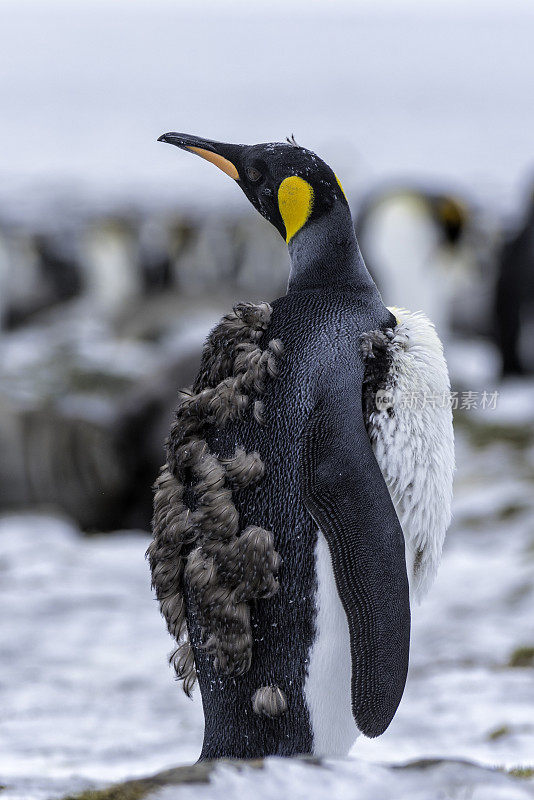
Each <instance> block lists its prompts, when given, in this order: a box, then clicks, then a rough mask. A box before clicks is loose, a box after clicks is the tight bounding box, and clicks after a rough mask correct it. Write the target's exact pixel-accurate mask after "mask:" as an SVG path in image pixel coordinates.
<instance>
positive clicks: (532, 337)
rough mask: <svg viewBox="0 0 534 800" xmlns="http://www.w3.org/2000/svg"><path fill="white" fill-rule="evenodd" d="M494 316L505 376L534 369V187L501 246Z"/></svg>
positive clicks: (533, 370)
mask: <svg viewBox="0 0 534 800" xmlns="http://www.w3.org/2000/svg"><path fill="white" fill-rule="evenodd" d="M493 319H494V331H493V333H494V337H495V339H496V342H497V345H498V347H499V350H500V352H501V358H502V363H501V371H502V375H503V377H506V376H513V375H523V374H525V373H532V372H534V357H533V353H534V189H532V191H531V195H530V198H529V200H528V202H527V206H526V209H525V212H524V217H523V220H522V222H521V225H520V226H519V229H518V230H515V231H513V232H512V233H511V234H510V235H509V236H508V238H507V239H506V240H505V242H504V243H503V245H502V247H501V249H500V253H499V259H498V276H497V281H496V283H495V296H494V301H493Z"/></svg>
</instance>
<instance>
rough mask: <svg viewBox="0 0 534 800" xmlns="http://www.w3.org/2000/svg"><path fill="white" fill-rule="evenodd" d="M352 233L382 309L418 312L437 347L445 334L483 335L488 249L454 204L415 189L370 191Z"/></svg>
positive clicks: (474, 218) (470, 217)
mask: <svg viewBox="0 0 534 800" xmlns="http://www.w3.org/2000/svg"><path fill="white" fill-rule="evenodd" d="M356 233H357V236H358V240H359V242H360V245H361V248H362V252H363V255H364V258H365V262H366V264H367V267H368V269H369V271H370V273H371V275H372V276H373V278H374V279H375V280H376V282H377V285H378V288H379V289H380V291H381V293H382V296H383V297H384V300H385V301H386V303H390V302H394V303H397V304H401V305H403V306H406V307H408V308H412V309H414V310H424V311H425V313H427V314H428V315H429V316H430V317H431V319H432V321H433V322H434V324H435V325H436V326H437V328H438V330H439V331H440V334H441V336H442V337H444V338H445V339H448V338H449V335H450V330H451V328H453V327H459V328H460V329H462V330H469V331H472V332H477V333H480V332H481V330H480V329H481V328H482V329H484V328H485V327H487V318H488V316H489V309H490V306H491V281H488V270H489V267H490V264H491V262H492V259H491V258H490V256H489V246H490V242H489V241H488V233H487V231H486V230H485V229H484V227H483V225H482V224H481V220H480V219H479V218H478V215H477V214H476V213H475V212H474V210H473V209H471V208H469V207H468V206H467V204H466V203H465V202H464V201H463V200H461V199H460V198H459V197H457V196H455V195H453V194H450V193H448V192H431V191H428V190H427V189H425V188H423V187H415V186H389V187H385V188H381V189H378V190H375V191H373V192H372V193H371V194H370V195H369V196H368V197H367V198H366V199H365V200H364V202H363V203H362V206H361V208H360V210H359V213H358V216H357V220H356ZM466 297H468V299H469V302H468V303H466V301H465V298H466Z"/></svg>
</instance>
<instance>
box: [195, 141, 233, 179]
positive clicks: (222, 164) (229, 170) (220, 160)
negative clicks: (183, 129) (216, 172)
mask: <svg viewBox="0 0 534 800" xmlns="http://www.w3.org/2000/svg"><path fill="white" fill-rule="evenodd" d="M187 149H188V150H190V151H191V152H192V153H196V154H197V156H200V158H205V159H206V161H211V163H212V164H215V166H216V167H219V169H222V171H223V172H226V174H227V175H229V176H230V177H231V178H233V179H234V181H238V180H239V172H238V171H237V169H236V168H235V166H234V165H233V164H232V162H231V161H229V160H228V159H227V158H224V156H220V155H219V153H212V152H211V150H204V148H203V147H188V148H187Z"/></svg>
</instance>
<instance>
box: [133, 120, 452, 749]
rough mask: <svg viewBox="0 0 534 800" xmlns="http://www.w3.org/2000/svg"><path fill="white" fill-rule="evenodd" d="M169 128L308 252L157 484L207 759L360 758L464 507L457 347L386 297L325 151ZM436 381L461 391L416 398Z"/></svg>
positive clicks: (205, 383) (247, 309)
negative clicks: (451, 371) (414, 602)
mask: <svg viewBox="0 0 534 800" xmlns="http://www.w3.org/2000/svg"><path fill="white" fill-rule="evenodd" d="M160 140H161V141H164V142H168V143H170V144H174V145H177V146H178V147H180V148H182V149H185V150H189V151H191V152H193V153H196V154H198V155H200V156H202V157H203V158H205V159H207V160H208V161H211V162H212V163H214V164H215V165H216V166H218V167H219V168H220V169H221V170H223V172H225V173H226V174H228V175H229V176H230V177H231V178H233V179H234V180H235V181H236V182H237V183H238V185H239V186H240V187H241V188H242V190H243V191H244V193H245V194H246V196H247V197H248V198H249V200H250V201H251V203H252V204H253V205H254V207H255V208H256V209H257V210H258V211H259V212H260V213H261V214H262V215H263V216H264V217H266V219H268V220H269V221H270V222H271V223H272V224H273V225H274V226H275V227H276V228H277V229H278V231H279V232H280V234H281V235H282V236H283V237H284V239H286V241H287V243H288V245H289V253H290V257H291V270H290V275H289V283H288V290H287V294H286V295H285V296H284V297H281V298H279V299H278V300H276V301H274V302H273V303H272V305H269V304H268V303H259V304H256V305H255V304H250V303H241V304H238V305H236V306H235V307H234V309H233V311H232V312H230V313H229V314H227V315H226V316H225V317H223V319H222V320H221V322H220V323H219V325H218V326H217V327H216V328H215V329H214V330H213V331H212V333H211V334H210V336H209V337H208V339H207V341H206V344H205V347H204V351H203V357H202V363H201V367H200V371H199V373H198V376H197V378H196V381H195V383H194V385H193V386H192V387H191V388H190V389H188V390H186V391H184V392H182V394H181V397H180V402H179V405H178V409H177V411H176V416H175V420H174V422H173V425H172V427H171V431H170V435H169V438H168V441H167V462H166V464H165V465H164V466H163V467H162V471H161V474H160V477H159V479H158V481H157V485H156V494H155V501H154V522H153V528H154V540H153V542H152V543H151V545H150V547H149V550H148V556H149V560H150V566H151V571H152V580H153V585H154V587H155V589H156V594H157V597H158V599H159V601H160V607H161V611H162V614H163V615H164V617H165V619H166V621H167V625H168V628H169V631H170V633H171V634H172V635H173V636H174V637H175V638H176V640H177V642H178V647H177V650H176V651H175V653H174V654H173V657H172V659H173V662H174V666H175V668H176V672H177V675H178V677H179V678H181V679H182V680H183V681H184V688H185V690H186V691H187V692H190V691H191V689H192V687H193V685H194V683H195V680H196V679H197V678H198V682H199V684H200V690H201V694H202V702H203V706H204V714H205V735H204V744H203V748H202V753H201V758H220V757H236V758H254V757H261V756H266V755H270V754H275V755H286V756H289V755H295V754H299V753H317V754H331V755H344V754H346V753H347V752H348V750H349V748H350V747H351V745H352V744H353V742H354V740H355V738H356V737H357V735H358V733H359V732H362V733H364V734H365V735H367V736H378V735H379V734H381V733H383V731H384V730H385V729H386V728H387V726H388V725H389V723H390V722H391V719H392V718H393V715H394V714H395V711H396V709H397V706H398V704H399V702H400V699H401V695H402V692H403V689H404V684H405V680H406V673H407V668H408V650H409V638H410V606H409V582H410V584H411V587H412V592H413V593H414V594H420V593H421V592H422V591H423V590H424V589H425V588H426V587H427V586H428V585H429V583H430V581H431V579H432V577H433V575H434V573H435V570H436V568H437V564H438V562H439V558H440V553H441V547H442V543H443V537H444V534H445V530H446V528H447V525H448V521H449V515H450V500H451V484H452V470H453V461H454V458H453V443H452V422H451V410H450V404H449V402H448V397H446V395H447V393H448V389H449V381H448V374H447V368H446V364H445V362H444V359H443V354H442V349H441V345H440V342H439V340H438V338H437V336H436V334H435V332H434V329H433V327H432V325H431V324H430V323H429V322H428V320H427V319H426V318H425V317H424V316H422V315H417V314H416V315H413V314H410V313H409V312H403V311H395V314H393V313H392V312H391V311H390V310H388V309H387V308H386V307H385V306H384V305H383V303H382V301H381V298H380V295H379V293H378V290H377V288H376V286H375V284H374V283H373V281H372V279H371V277H370V275H369V273H368V271H367V269H366V267H365V264H364V262H363V260H362V257H361V254H360V250H359V248H358V244H357V241H356V238H355V235H354V228H353V223H352V218H351V214H350V210H349V206H348V203H347V200H346V198H345V195H344V192H343V189H342V188H341V185H340V183H339V181H338V179H337V178H336V176H335V174H334V173H333V172H332V170H331V169H330V168H329V167H328V166H327V165H326V164H325V163H324V162H323V161H321V159H319V158H318V157H317V156H316V155H315V154H314V153H313V152H311V151H309V150H306V149H304V148H301V147H298V146H295V145H294V144H291V143H288V144H281V143H271V144H260V145H253V146H246V145H232V144H221V143H218V142H214V141H211V140H207V139H201V138H199V137H196V136H189V135H185V134H179V133H168V134H165V135H164V136H162V137H161V139H160ZM416 392H420V393H425V394H426V393H428V392H432V394H433V395H439V394H441V395H443V396H444V400H445V402H444V403H443V404H442V405H439V404H434V407H433V408H422V409H417V410H415V411H414V410H413V408H410V407H409V405H408V404H407V403H405V402H404V400H405V398H406V396H407V395H408V394H410V393H412V394H414V393H416ZM377 397H379V398H380V400H381V402H380V403H378V405H377V402H376V398H377ZM401 524H402V528H401ZM403 534H404V535H403ZM405 544H406V552H405ZM407 567H408V569H407Z"/></svg>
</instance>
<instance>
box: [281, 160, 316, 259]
mask: <svg viewBox="0 0 534 800" xmlns="http://www.w3.org/2000/svg"><path fill="white" fill-rule="evenodd" d="M278 208H279V210H280V215H281V217H282V219H283V221H284V225H285V226H286V242H287V243H288V244H289V242H290V240H291V239H292V238H293V236H294V235H295V234H296V233H297V232H298V231H300V229H301V228H302V226H303V225H304V224H305V223H306V222H307V220H308V219H309V217H310V214H311V213H312V210H313V188H312V187H311V186H310V184H309V183H308V181H305V180H304V178H299V177H298V175H290V177H289V178H284V180H283V181H282V183H281V184H280V186H279V188H278Z"/></svg>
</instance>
